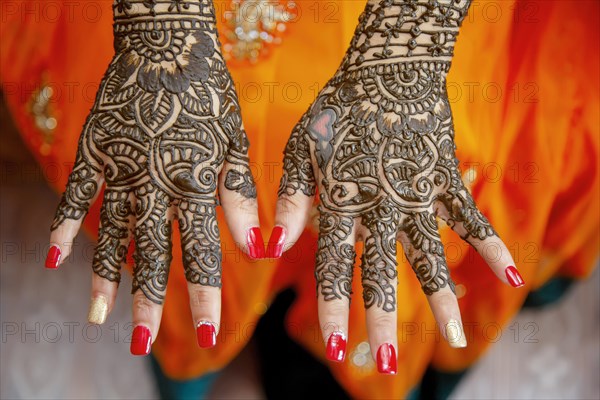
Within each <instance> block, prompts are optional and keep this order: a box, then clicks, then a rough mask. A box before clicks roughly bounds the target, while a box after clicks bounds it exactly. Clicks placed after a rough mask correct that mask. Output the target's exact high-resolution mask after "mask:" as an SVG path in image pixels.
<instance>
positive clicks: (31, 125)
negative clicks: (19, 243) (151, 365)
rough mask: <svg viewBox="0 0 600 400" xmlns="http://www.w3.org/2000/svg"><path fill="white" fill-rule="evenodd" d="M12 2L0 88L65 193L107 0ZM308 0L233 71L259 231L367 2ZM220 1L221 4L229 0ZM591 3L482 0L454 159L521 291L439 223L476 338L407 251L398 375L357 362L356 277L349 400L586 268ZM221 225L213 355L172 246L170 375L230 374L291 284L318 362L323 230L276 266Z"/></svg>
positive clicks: (450, 353)
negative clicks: (54, 8)
mask: <svg viewBox="0 0 600 400" xmlns="http://www.w3.org/2000/svg"><path fill="white" fill-rule="evenodd" d="M52 3H53V4H57V2H52ZM15 4H16V6H15V7H16V8H10V9H8V8H7V9H6V10H5V11H4V13H3V21H2V27H1V30H0V33H1V36H2V39H1V42H0V46H1V47H0V50H1V57H0V66H1V69H2V77H1V79H2V86H3V91H4V95H5V99H6V101H7V103H8V105H9V107H10V109H11V111H12V115H13V118H14V120H15V122H16V124H17V126H18V127H19V129H20V132H21V134H22V136H23V139H24V141H25V142H26V143H27V144H28V146H29V147H30V149H31V150H32V152H33V153H34V154H35V155H36V157H37V158H38V160H39V162H40V164H41V165H42V166H43V167H47V168H45V169H47V170H50V167H49V166H52V168H53V169H52V171H53V172H54V171H55V169H54V167H55V166H57V165H58V166H60V170H59V171H60V173H58V174H56V173H53V174H52V176H48V178H49V180H50V183H51V184H52V186H53V187H54V188H55V189H56V190H57V191H61V190H62V189H63V188H64V185H65V183H66V179H67V173H68V169H69V167H70V165H71V164H72V162H73V160H74V154H75V149H76V145H77V138H78V136H79V132H80V129H81V126H82V125H83V122H84V119H85V117H86V115H87V112H88V111H89V109H90V107H91V105H92V103H93V100H94V95H95V90H96V88H97V84H98V82H99V80H100V78H101V77H102V74H103V73H104V70H105V68H106V66H107V65H108V62H109V61H110V58H111V57H112V54H113V50H112V29H111V18H112V11H111V7H110V6H111V2H110V1H105V2H99V3H94V4H95V6H94V7H96V8H94V9H92V8H90V7H91V6H88V8H87V9H85V10H84V7H85V4H86V3H85V2H84V3H83V4H82V3H78V4H79V5H78V6H77V5H73V2H68V1H64V4H63V7H62V15H61V16H60V17H58V18H51V17H53V16H55V14H50V11H51V10H46V15H45V16H44V10H43V7H44V4H45V3H44V2H38V1H33V0H25V1H23V2H21V3H13V5H15ZM90 4H91V3H90ZM331 4H334V7H332V6H331ZM298 5H299V9H300V15H299V17H298V18H297V19H296V20H295V21H294V22H292V23H290V24H289V25H288V32H287V33H286V34H285V36H284V37H283V42H282V44H281V45H279V46H278V47H275V48H273V49H272V50H271V52H270V55H269V57H268V58H266V59H262V60H261V61H259V63H258V64H256V65H248V64H235V63H233V64H231V66H230V67H231V73H232V75H233V77H234V80H235V82H236V84H237V87H238V94H239V97H240V100H241V105H242V114H243V117H244V123H245V126H246V129H247V131H248V134H249V138H250V141H251V148H250V158H251V161H252V165H253V172H254V174H255V178H256V181H257V185H258V193H259V204H260V217H261V223H262V226H263V235H265V236H267V237H268V233H269V231H270V228H271V227H272V225H273V218H274V210H275V201H276V192H277V186H278V180H279V176H280V174H281V158H282V156H281V152H282V150H283V148H284V145H285V142H286V141H287V138H288V136H289V133H290V131H291V129H292V127H293V126H294V124H295V123H296V122H297V120H298V119H299V117H300V116H301V115H302V113H303V112H304V111H305V110H306V108H307V107H308V106H309V105H310V103H311V101H312V100H314V98H315V96H316V93H317V91H318V90H319V89H320V88H321V87H322V86H323V85H324V83H325V82H326V81H327V80H328V79H329V78H330V77H331V75H332V74H333V73H334V71H335V69H336V68H337V66H338V64H339V61H340V60H341V57H342V55H343V53H344V51H345V49H346V47H347V45H348V43H349V41H350V38H351V36H352V33H353V29H354V26H355V25H356V21H357V18H358V15H359V14H360V12H361V11H362V9H363V8H364V3H363V2H362V1H341V0H340V1H337V2H333V3H332V2H327V3H325V2H320V1H310V2H309V1H299V2H298ZM221 6H222V7H220V8H218V9H221V10H222V9H224V8H225V6H226V4H225V3H221ZM11 7H12V6H11ZM36 7H37V10H36ZM325 7H328V8H325ZM27 10H33V11H32V12H29V11H27ZM94 10H96V11H97V12H96V13H94V12H93V11H94ZM598 15H599V5H598V3H597V2H596V1H580V2H577V6H574V5H573V3H570V2H563V1H541V0H537V1H521V0H507V1H502V2H486V1H483V2H475V3H474V4H473V6H472V8H471V10H470V14H469V17H468V18H467V20H466V21H465V23H464V25H463V28H462V30H461V34H460V39H459V41H458V44H457V47H456V56H455V58H454V63H453V68H452V70H451V73H450V75H449V77H448V92H449V97H450V99H451V102H452V109H453V112H454V118H455V127H456V132H457V134H456V140H457V145H458V155H459V158H460V159H461V161H462V163H463V168H464V169H465V170H466V169H468V168H471V171H472V173H473V172H474V173H475V174H476V177H475V179H474V182H473V183H472V192H473V195H474V197H475V199H476V201H477V203H478V205H479V206H480V208H481V209H482V210H483V211H484V213H485V214H486V215H487V216H488V218H489V219H490V220H491V222H492V223H493V224H494V226H495V228H496V230H497V231H498V232H499V233H500V234H501V236H502V238H503V239H504V240H505V241H506V243H507V245H508V246H509V249H510V250H511V252H512V253H513V256H514V258H515V261H516V263H517V266H518V267H519V269H520V271H521V273H522V274H523V277H524V279H525V281H526V283H527V286H526V287H525V288H522V289H519V290H515V289H512V288H509V287H507V286H504V285H502V284H501V283H500V282H499V281H498V280H497V279H496V278H495V276H494V275H493V274H492V273H491V271H489V269H488V268H487V266H486V265H485V263H484V262H483V260H482V259H481V258H480V257H479V256H478V255H477V254H476V253H475V252H474V251H473V250H472V249H470V248H468V247H467V246H466V245H464V244H463V243H462V242H461V241H460V240H459V239H458V238H457V237H456V236H455V235H454V234H453V233H452V232H450V231H449V230H447V229H445V230H444V231H443V234H442V235H443V239H444V242H445V243H446V249H447V252H448V259H449V265H450V268H451V270H452V274H453V278H454V280H455V281H456V283H457V284H459V285H460V287H461V295H462V296H461V298H460V300H459V302H460V307H461V311H462V314H463V321H464V322H465V328H466V330H467V335H468V339H469V346H468V347H467V348H466V349H464V350H453V349H451V348H450V347H448V346H447V345H446V344H445V343H444V342H443V340H442V339H441V337H440V336H439V334H437V333H436V332H437V331H436V329H437V328H436V326H435V321H434V319H433V316H432V314H431V312H430V310H429V306H428V304H427V301H426V299H425V296H424V295H423V294H422V292H421V290H420V288H419V284H418V282H417V280H416V278H415V277H414V275H413V273H412V271H411V269H410V267H409V266H408V264H407V263H406V261H405V260H402V259H400V260H399V281H400V284H399V288H398V300H399V312H398V327H399V349H398V357H399V363H398V365H399V371H398V372H399V373H398V375H396V376H395V377H387V376H380V375H378V374H377V373H376V371H375V368H374V364H373V363H372V362H371V361H369V360H367V362H366V363H365V364H363V365H360V366H359V365H358V364H357V363H356V362H354V360H353V355H356V354H357V352H358V351H359V349H358V348H357V346H358V344H359V343H361V342H363V341H366V338H367V336H366V328H365V324H364V310H363V308H362V304H361V301H360V293H361V288H360V282H359V280H355V283H354V284H355V287H354V293H355V301H354V302H353V303H352V306H351V317H350V337H349V347H348V348H349V357H348V360H347V361H346V362H345V363H343V364H339V365H338V364H336V365H330V366H331V369H332V371H333V374H334V376H335V377H336V378H337V379H338V380H339V381H340V383H341V384H342V385H343V386H344V388H345V389H346V390H347V391H348V392H349V393H351V394H352V395H354V396H356V397H370V398H384V397H385V398H390V397H401V396H404V395H405V394H406V393H407V392H408V391H409V390H410V389H411V388H412V387H413V386H414V385H415V384H416V383H417V382H418V381H419V379H420V378H421V376H422V374H423V371H424V370H425V368H426V367H427V365H429V364H430V363H433V364H434V366H435V367H437V368H439V369H441V370H445V371H457V370H460V369H463V368H465V367H468V366H469V365H471V364H472V363H473V362H475V361H476V360H477V359H478V358H479V357H480V356H481V355H482V354H483V353H484V352H485V350H486V349H487V348H488V346H489V345H490V344H491V343H492V342H493V337H490V335H491V336H495V335H496V334H497V331H496V330H495V328H496V327H504V326H505V325H506V323H507V322H508V321H509V320H510V319H511V318H512V317H513V316H514V315H515V313H516V312H517V311H518V310H519V308H520V306H521V304H522V303H523V301H524V299H525V297H526V295H527V293H528V291H530V290H532V289H535V288H538V287H539V286H541V285H542V284H544V283H545V282H546V281H547V280H548V279H550V278H552V277H554V276H556V275H561V276H569V277H574V278H583V277H585V276H587V275H588V274H589V273H590V272H591V270H592V269H593V266H594V261H595V259H596V257H597V255H598V243H599V239H600V237H599V232H598V221H599V217H600V210H599V207H600V198H599V175H598V156H599V143H598V140H599V139H598V133H599V132H598V130H599V125H600V120H599V114H598V110H599V104H598V92H599V86H600V85H599V82H598V79H599V74H598V72H599V67H600V66H599V60H598V59H599V56H598V52H597V49H598V45H599V42H598V27H599V21H598ZM46 84H47V85H49V86H50V87H52V88H53V97H52V100H51V102H50V105H49V108H48V113H50V114H52V116H53V117H55V118H56V120H57V123H58V125H57V128H56V130H55V131H54V132H52V134H51V137H52V142H51V145H50V146H48V145H47V144H44V143H47V141H48V139H47V138H48V136H47V135H46V136H44V135H43V134H42V132H41V131H40V129H39V128H38V127H37V126H36V124H35V119H34V118H33V116H32V110H31V98H32V96H33V94H34V93H35V89H36V88H39V87H40V86H41V85H46ZM43 170H44V168H43ZM472 176H474V175H472ZM98 210H99V207H98V205H96V206H95V207H94V208H93V209H92V211H91V212H90V215H89V216H88V218H87V219H86V222H85V227H86V230H87V231H88V232H90V233H92V234H95V232H96V230H97V224H98ZM219 223H220V226H221V227H222V229H221V232H222V236H223V250H224V257H223V260H224V263H223V270H224V272H223V317H222V327H221V333H220V335H219V339H218V345H217V346H216V347H215V348H214V349H212V350H201V349H199V348H197V347H196V344H195V332H194V329H193V326H192V319H191V315H190V312H189V307H188V295H187V290H186V284H185V280H184V277H183V272H182V268H181V261H180V259H181V252H180V247H179V245H178V243H176V244H174V265H173V268H171V276H170V281H169V290H168V294H167V299H166V302H165V313H164V316H163V321H162V325H161V331H160V334H159V335H158V337H157V341H156V343H155V345H154V348H153V349H154V351H155V354H156V356H157V358H158V360H159V361H160V363H161V366H162V368H163V370H164V371H165V372H166V373H167V374H168V375H169V376H171V377H174V378H179V379H184V378H191V377H197V376H199V375H200V374H203V373H205V372H208V371H212V370H217V369H219V368H222V367H223V366H224V365H225V364H226V363H228V362H229V361H230V360H231V359H232V358H233V357H234V356H235V355H236V354H237V353H238V352H239V351H240V349H241V348H242V347H243V345H244V344H245V343H246V342H247V340H248V339H249V337H250V336H251V334H252V332H253V329H254V326H255V323H256V321H257V319H258V318H259V317H260V315H261V314H262V313H264V311H265V308H266V307H267V306H268V304H269V302H270V301H271V299H272V297H273V295H274V294H275V293H276V292H277V291H278V290H280V289H281V288H282V287H284V286H288V285H294V286H295V288H296V290H297V291H298V299H297V301H296V303H295V305H294V306H293V308H292V310H291V311H290V313H289V315H288V319H287V322H288V324H289V325H288V326H289V332H290V334H291V335H292V337H294V338H295V339H296V340H298V341H299V342H300V343H302V344H303V345H304V346H305V347H306V348H307V349H309V350H310V351H311V352H312V353H313V354H315V355H316V356H317V357H319V358H322V359H324V349H323V343H322V340H321V337H320V334H319V331H318V321H317V314H316V309H317V308H316V294H315V287H314V281H313V279H314V278H313V275H312V273H313V272H312V269H313V265H314V252H315V242H316V234H315V231H314V230H312V229H307V231H306V232H305V234H304V235H303V237H302V239H301V241H300V242H299V243H298V245H297V246H296V247H295V248H294V249H292V250H290V251H289V252H288V253H286V254H285V255H284V257H283V258H282V259H281V260H280V261H278V262H275V261H260V262H251V261H249V260H248V259H246V258H245V257H242V256H241V255H240V254H239V252H235V251H234V248H235V247H234V244H233V241H232V239H231V237H230V235H229V233H228V231H227V229H225V228H224V227H225V224H224V219H223V216H222V214H219ZM175 236H176V237H175V238H174V239H175V241H177V242H178V240H179V238H178V235H177V234H176V235H175ZM249 282H251V284H248V283H249ZM489 327H491V328H489Z"/></svg>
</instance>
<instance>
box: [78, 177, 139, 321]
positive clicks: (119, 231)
mask: <svg viewBox="0 0 600 400" xmlns="http://www.w3.org/2000/svg"><path fill="white" fill-rule="evenodd" d="M133 225H134V218H133V207H132V204H131V201H130V193H129V192H120V191H113V190H110V189H107V190H106V191H105V192H104V201H103V203H102V210H101V211H100V229H99V232H98V245H97V246H96V252H95V254H94V260H93V262H92V269H93V271H94V273H93V274H92V298H91V303H90V309H89V313H88V321H89V322H90V323H92V324H102V323H104V321H105V320H106V317H107V316H108V314H109V313H110V310H112V308H113V305H114V303H115V298H116V295H117V288H118V286H119V282H120V281H121V272H120V270H121V266H122V265H124V264H125V263H126V258H127V250H128V248H129V242H130V240H131V232H132V228H133Z"/></svg>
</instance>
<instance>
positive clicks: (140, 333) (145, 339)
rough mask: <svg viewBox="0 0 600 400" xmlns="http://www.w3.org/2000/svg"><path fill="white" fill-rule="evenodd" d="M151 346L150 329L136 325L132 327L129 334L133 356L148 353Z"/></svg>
mask: <svg viewBox="0 0 600 400" xmlns="http://www.w3.org/2000/svg"><path fill="white" fill-rule="evenodd" d="M151 346H152V334H151V333H150V329H148V328H146V327H145V326H142V325H138V326H136V327H135V328H134V329H133V335H132V336H131V347H130V350H131V354H133V355H134V356H145V355H148V354H149V353H150V347H151Z"/></svg>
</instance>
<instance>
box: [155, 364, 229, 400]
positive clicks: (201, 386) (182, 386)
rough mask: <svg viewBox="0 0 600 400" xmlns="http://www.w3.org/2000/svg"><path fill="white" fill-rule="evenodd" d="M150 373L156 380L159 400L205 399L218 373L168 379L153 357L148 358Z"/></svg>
mask: <svg viewBox="0 0 600 400" xmlns="http://www.w3.org/2000/svg"><path fill="white" fill-rule="evenodd" d="M150 361H151V363H152V371H153V372H154V377H155V378H156V384H157V386H158V391H159V392H160V398H161V399H168V400H199V399H205V398H206V397H207V395H208V392H209V391H210V388H211V387H212V385H213V383H214V382H215V380H216V378H217V376H219V372H213V373H209V374H206V375H204V376H200V377H198V378H195V379H188V380H175V379H171V378H168V377H167V376H166V375H165V374H164V373H163V371H162V369H161V368H160V365H159V364H158V362H157V361H156V358H154V356H152V355H151V356H150Z"/></svg>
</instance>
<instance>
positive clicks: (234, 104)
mask: <svg viewBox="0 0 600 400" xmlns="http://www.w3.org/2000/svg"><path fill="white" fill-rule="evenodd" d="M113 8H114V35H115V53H116V54H115V56H114V58H113V60H112V61H111V63H110V66H109V68H108V71H107V73H106V75H105V77H104V78H103V80H102V82H101V85H100V89H99V91H98V94H97V98H96V103H95V104H94V107H93V109H92V111H91V113H90V115H89V117H88V119H87V121H86V123H85V126H84V130H83V133H82V136H81V139H80V143H79V149H78V157H77V161H76V165H75V168H74V173H73V174H72V175H71V176H70V179H69V182H68V184H67V189H66V191H65V194H64V196H63V198H62V201H61V203H60V206H59V207H58V210H57V213H56V218H55V221H54V224H53V227H52V229H53V230H54V229H56V228H57V227H58V226H59V225H60V224H61V223H62V222H63V221H64V220H65V219H73V220H78V219H80V218H82V217H83V216H84V215H85V213H86V212H87V209H88V208H89V205H90V202H91V201H92V200H93V199H94V197H95V196H96V194H97V193H98V191H99V188H100V184H99V182H101V179H100V177H101V176H102V177H103V178H104V180H105V181H106V191H105V194H104V203H103V206H102V212H101V222H100V235H99V242H98V247H97V252H96V255H95V257H94V261H93V269H94V271H95V272H96V273H97V274H98V275H100V276H102V277H104V278H106V279H109V280H111V281H117V282H118V281H119V279H120V272H119V271H120V268H121V265H122V264H123V262H124V261H125V257H126V254H127V249H128V246H129V243H130V240H131V239H134V242H135V252H134V260H135V269H134V275H135V276H134V281H133V291H136V290H138V289H140V290H142V291H143V293H144V294H145V295H146V297H148V299H150V300H152V301H153V302H155V303H158V304H160V303H162V301H163V299H164V292H165V289H166V283H167V275H168V271H169V265H170V262H171V229H172V228H171V220H172V219H173V218H174V217H178V219H179V226H180V228H181V231H182V246H183V257H184V266H185V269H186V277H187V279H188V280H189V281H190V282H193V283H199V284H201V285H208V286H215V287H220V286H221V249H220V239H219V230H218V227H217V222H216V213H215V207H216V204H217V200H216V191H217V186H218V176H219V174H220V172H221V169H222V168H223V165H224V162H225V161H227V162H229V163H230V164H231V165H232V166H233V168H230V169H229V170H228V171H227V175H226V183H225V186H226V188H227V189H229V190H233V191H236V192H238V193H240V194H241V195H242V196H244V197H247V198H255V197H256V189H255V186H254V180H253V178H252V173H251V172H250V169H249V168H248V157H247V153H248V140H247V138H246V133H245V131H244V129H243V125H242V121H241V116H240V111H239V103H238V99H237V95H236V93H235V89H234V85H233V82H232V80H231V77H230V75H229V72H228V70H227V68H226V66H225V62H224V60H223V58H222V57H221V54H220V52H219V46H220V45H219V42H218V38H217V31H216V28H215V13H214V8H213V5H212V1H210V0H197V1H192V0H162V1H160V0H156V1H154V0H153V1H147V0H146V1H141V0H139V1H134V0H115V2H114V6H113Z"/></svg>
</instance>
